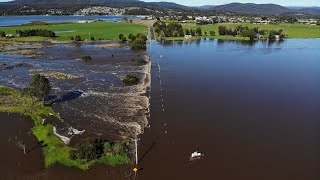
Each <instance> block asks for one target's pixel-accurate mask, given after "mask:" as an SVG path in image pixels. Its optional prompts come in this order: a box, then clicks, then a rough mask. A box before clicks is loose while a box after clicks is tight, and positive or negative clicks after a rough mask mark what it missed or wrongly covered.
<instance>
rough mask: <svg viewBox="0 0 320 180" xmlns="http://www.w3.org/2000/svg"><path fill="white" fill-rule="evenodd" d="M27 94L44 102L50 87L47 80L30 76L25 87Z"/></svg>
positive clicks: (40, 76) (42, 77)
mask: <svg viewBox="0 0 320 180" xmlns="http://www.w3.org/2000/svg"><path fill="white" fill-rule="evenodd" d="M27 89H28V93H29V94H30V95H31V96H33V97H36V98H38V99H42V101H44V100H45V98H46V97H47V96H48V95H49V93H50V91H51V85H50V81H49V79H48V78H46V77H45V76H42V75H40V74H36V75H34V76H32V79H31V82H30V83H29V84H28V86H27Z"/></svg>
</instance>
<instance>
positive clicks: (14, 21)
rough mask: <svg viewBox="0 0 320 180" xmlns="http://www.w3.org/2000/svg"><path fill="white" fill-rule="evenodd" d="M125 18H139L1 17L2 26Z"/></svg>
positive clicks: (116, 20) (121, 17)
mask: <svg viewBox="0 0 320 180" xmlns="http://www.w3.org/2000/svg"><path fill="white" fill-rule="evenodd" d="M123 18H138V17H137V16H0V26H16V25H22V24H27V23H30V22H32V21H46V22H51V23H60V22H77V21H80V20H87V19H94V20H102V21H108V22H118V21H121V20H122V19H123Z"/></svg>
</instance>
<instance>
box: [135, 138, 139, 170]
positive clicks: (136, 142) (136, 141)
mask: <svg viewBox="0 0 320 180" xmlns="http://www.w3.org/2000/svg"><path fill="white" fill-rule="evenodd" d="M135 144H136V165H138V136H136V139H135Z"/></svg>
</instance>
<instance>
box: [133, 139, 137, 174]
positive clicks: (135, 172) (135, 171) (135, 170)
mask: <svg viewBox="0 0 320 180" xmlns="http://www.w3.org/2000/svg"><path fill="white" fill-rule="evenodd" d="M134 143H135V149H136V152H135V153H136V167H135V168H133V171H134V177H137V171H138V136H136V138H135V140H134Z"/></svg>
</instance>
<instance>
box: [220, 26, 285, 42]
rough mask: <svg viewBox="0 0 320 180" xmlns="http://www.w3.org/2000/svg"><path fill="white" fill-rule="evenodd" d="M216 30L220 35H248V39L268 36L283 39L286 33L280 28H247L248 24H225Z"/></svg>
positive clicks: (252, 39)
mask: <svg viewBox="0 0 320 180" xmlns="http://www.w3.org/2000/svg"><path fill="white" fill-rule="evenodd" d="M218 32H219V34H220V35H221V36H241V37H248V38H249V39H250V41H254V40H255V39H256V38H268V39H269V40H276V39H278V38H279V40H283V39H284V38H285V37H286V34H285V33H284V32H283V31H282V30H271V31H268V30H259V28H249V27H248V26H242V25H240V26H237V27H235V28H227V27H226V26H219V27H218Z"/></svg>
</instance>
